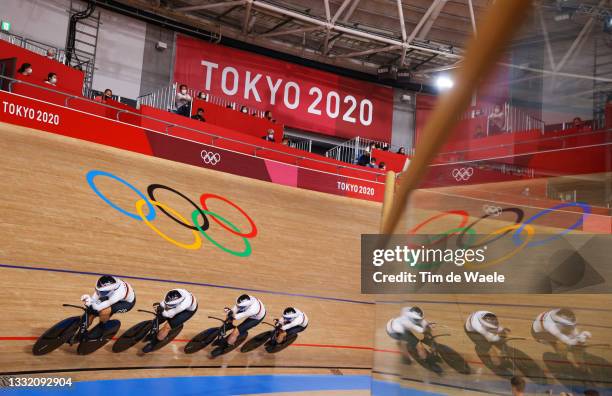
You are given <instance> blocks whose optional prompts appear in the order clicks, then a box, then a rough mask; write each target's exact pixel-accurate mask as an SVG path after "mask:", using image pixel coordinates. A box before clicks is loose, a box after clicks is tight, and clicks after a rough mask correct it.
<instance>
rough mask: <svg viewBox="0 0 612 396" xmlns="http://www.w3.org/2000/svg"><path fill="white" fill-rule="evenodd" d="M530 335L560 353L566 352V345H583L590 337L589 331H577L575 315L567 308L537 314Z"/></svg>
mask: <svg viewBox="0 0 612 396" xmlns="http://www.w3.org/2000/svg"><path fill="white" fill-rule="evenodd" d="M531 335H532V336H533V338H534V339H535V340H536V341H537V342H541V343H546V344H550V345H552V346H553V348H555V350H556V352H557V353H559V354H561V355H565V354H567V349H568V347H573V346H577V345H584V344H586V342H587V340H588V339H589V338H591V333H590V332H588V331H582V332H579V331H578V329H577V328H576V315H575V314H574V312H573V311H572V310H571V309H569V308H557V309H553V310H550V311H547V312H543V313H541V314H539V315H538V316H537V317H536V320H535V321H534V322H533V325H532V326H531Z"/></svg>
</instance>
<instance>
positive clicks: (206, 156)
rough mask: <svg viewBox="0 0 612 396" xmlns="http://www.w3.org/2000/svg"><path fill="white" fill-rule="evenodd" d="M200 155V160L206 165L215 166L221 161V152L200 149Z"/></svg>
mask: <svg viewBox="0 0 612 396" xmlns="http://www.w3.org/2000/svg"><path fill="white" fill-rule="evenodd" d="M200 157H202V161H204V163H205V164H207V165H212V166H215V165H217V164H218V163H219V162H221V154H219V153H215V152H214V151H206V150H202V152H200Z"/></svg>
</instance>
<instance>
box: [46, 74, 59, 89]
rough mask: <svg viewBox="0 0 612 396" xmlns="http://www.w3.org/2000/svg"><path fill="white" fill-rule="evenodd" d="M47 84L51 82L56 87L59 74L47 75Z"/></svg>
mask: <svg viewBox="0 0 612 396" xmlns="http://www.w3.org/2000/svg"><path fill="white" fill-rule="evenodd" d="M45 84H49V85H52V86H54V87H55V86H56V85H57V74H55V73H49V74H48V75H47V79H46V80H45Z"/></svg>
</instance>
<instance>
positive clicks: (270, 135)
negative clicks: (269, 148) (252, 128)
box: [262, 128, 276, 142]
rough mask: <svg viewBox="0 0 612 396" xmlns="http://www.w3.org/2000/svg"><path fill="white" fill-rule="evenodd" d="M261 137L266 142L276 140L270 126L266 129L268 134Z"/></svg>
mask: <svg viewBox="0 0 612 396" xmlns="http://www.w3.org/2000/svg"><path fill="white" fill-rule="evenodd" d="M262 139H263V140H266V141H268V142H275V141H276V140H274V129H272V128H270V129H268V134H267V135H266V136H264V137H263V138H262Z"/></svg>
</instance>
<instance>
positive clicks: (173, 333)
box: [151, 325, 183, 352]
mask: <svg viewBox="0 0 612 396" xmlns="http://www.w3.org/2000/svg"><path fill="white" fill-rule="evenodd" d="M181 330H183V325H180V326H179V327H176V328H174V329H172V330H170V331H169V332H168V335H167V336H166V338H164V339H163V340H161V341H159V342H158V343H157V344H155V346H154V347H153V349H152V350H151V352H153V351H157V350H158V349H161V348H162V347H164V346H166V345H168V344H169V343H170V342H171V341H172V340H174V339H175V338H176V336H177V335H179V333H180V332H181Z"/></svg>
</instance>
